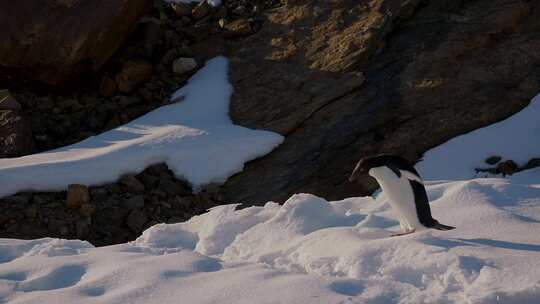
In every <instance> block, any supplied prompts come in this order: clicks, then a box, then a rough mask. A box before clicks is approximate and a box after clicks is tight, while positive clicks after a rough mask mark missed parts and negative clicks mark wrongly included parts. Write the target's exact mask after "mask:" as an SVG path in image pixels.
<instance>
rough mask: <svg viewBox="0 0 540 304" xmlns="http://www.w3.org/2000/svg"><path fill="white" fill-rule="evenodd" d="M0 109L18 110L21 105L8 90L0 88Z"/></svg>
mask: <svg viewBox="0 0 540 304" xmlns="http://www.w3.org/2000/svg"><path fill="white" fill-rule="evenodd" d="M0 110H11V111H20V110H21V105H20V104H19V102H17V100H15V98H13V96H11V94H10V93H9V91H8V90H0Z"/></svg>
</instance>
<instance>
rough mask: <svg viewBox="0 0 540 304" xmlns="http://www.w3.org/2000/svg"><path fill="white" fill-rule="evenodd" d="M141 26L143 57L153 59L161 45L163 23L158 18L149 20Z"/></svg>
mask: <svg viewBox="0 0 540 304" xmlns="http://www.w3.org/2000/svg"><path fill="white" fill-rule="evenodd" d="M144 21H145V22H142V24H141V32H142V42H143V49H144V50H143V53H142V55H143V56H146V57H147V58H151V57H152V56H153V55H154V54H155V52H156V49H157V47H158V45H159V39H160V32H161V22H160V20H159V19H156V18H147V19H145V20H144Z"/></svg>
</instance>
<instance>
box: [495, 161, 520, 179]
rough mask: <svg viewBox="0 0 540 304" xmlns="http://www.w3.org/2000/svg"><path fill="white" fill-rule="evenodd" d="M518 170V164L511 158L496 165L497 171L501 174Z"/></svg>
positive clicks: (508, 173)
mask: <svg viewBox="0 0 540 304" xmlns="http://www.w3.org/2000/svg"><path fill="white" fill-rule="evenodd" d="M517 170H518V165H517V164H516V162H514V161H513V160H510V159H509V160H507V161H504V162H502V163H499V164H498V165H497V173H502V175H503V176H506V175H512V174H514V173H516V171H517Z"/></svg>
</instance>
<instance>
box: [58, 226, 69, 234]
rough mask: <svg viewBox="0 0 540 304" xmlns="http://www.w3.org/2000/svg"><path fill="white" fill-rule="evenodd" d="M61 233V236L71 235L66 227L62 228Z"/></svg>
mask: <svg viewBox="0 0 540 304" xmlns="http://www.w3.org/2000/svg"><path fill="white" fill-rule="evenodd" d="M59 232H60V235H61V236H67V235H68V234H69V229H68V227H66V226H62V227H60V229H59Z"/></svg>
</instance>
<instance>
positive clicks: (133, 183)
mask: <svg viewBox="0 0 540 304" xmlns="http://www.w3.org/2000/svg"><path fill="white" fill-rule="evenodd" d="M119 182H120V184H121V185H123V186H124V187H126V189H127V191H129V192H135V193H141V192H143V191H144V190H145V187H144V185H143V184H142V183H141V182H140V181H139V180H138V179H137V178H136V177H135V176H133V175H124V176H122V178H120V181H119Z"/></svg>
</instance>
